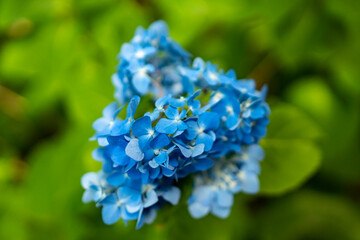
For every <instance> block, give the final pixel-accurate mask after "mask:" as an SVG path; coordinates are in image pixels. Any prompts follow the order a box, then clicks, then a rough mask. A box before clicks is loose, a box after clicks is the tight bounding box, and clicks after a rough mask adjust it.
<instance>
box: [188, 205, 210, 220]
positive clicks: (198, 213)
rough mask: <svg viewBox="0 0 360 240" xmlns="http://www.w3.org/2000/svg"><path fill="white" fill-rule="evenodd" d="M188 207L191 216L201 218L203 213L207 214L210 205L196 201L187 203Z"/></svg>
mask: <svg viewBox="0 0 360 240" xmlns="http://www.w3.org/2000/svg"><path fill="white" fill-rule="evenodd" d="M188 209H189V212H190V214H191V216H192V217H193V218H202V217H204V216H205V215H207V214H208V213H209V211H210V207H208V206H203V205H201V204H200V203H197V202H195V203H193V204H191V205H189V207H188Z"/></svg>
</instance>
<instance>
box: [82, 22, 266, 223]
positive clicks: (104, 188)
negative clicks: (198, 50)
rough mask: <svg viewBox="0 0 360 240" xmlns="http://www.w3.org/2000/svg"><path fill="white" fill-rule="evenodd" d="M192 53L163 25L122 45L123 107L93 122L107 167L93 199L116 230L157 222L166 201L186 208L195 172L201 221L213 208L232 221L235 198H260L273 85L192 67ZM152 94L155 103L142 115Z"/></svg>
mask: <svg viewBox="0 0 360 240" xmlns="http://www.w3.org/2000/svg"><path fill="white" fill-rule="evenodd" d="M190 57H191V55H190V54H189V53H187V52H186V51H185V50H183V49H182V48H181V46H180V45H179V44H177V43H176V42H174V41H173V40H172V39H171V38H170V37H169V35H168V29H167V26H166V24H165V23H164V22H162V21H157V22H155V23H153V24H152V25H151V26H150V27H149V29H147V30H145V29H143V28H138V29H137V31H136V34H135V37H134V38H133V39H132V40H131V42H130V43H126V44H124V45H123V46H122V48H121V52H120V54H119V60H120V64H119V68H118V72H117V73H116V74H114V76H113V78H112V80H113V83H114V86H115V88H116V91H115V98H116V99H117V102H114V103H112V104H110V105H109V106H107V107H106V108H105V109H104V111H103V117H101V118H99V119H98V120H96V121H95V122H94V124H93V128H94V129H95V131H96V133H95V135H94V137H93V138H92V139H93V140H96V141H97V142H98V144H99V147H98V148H97V149H95V150H94V152H93V158H94V159H95V160H98V161H100V162H101V163H102V170H101V171H100V172H97V173H95V172H90V173H87V174H85V175H84V176H83V177H82V179H81V182H82V186H83V187H84V188H85V192H84V195H83V201H84V202H91V201H94V202H96V204H97V206H101V207H102V218H103V220H104V222H105V223H106V224H113V223H115V222H117V221H118V220H119V219H123V221H124V222H125V223H126V222H127V221H129V220H137V228H140V227H141V226H142V225H143V224H144V223H151V222H152V221H153V220H154V219H155V217H156V212H157V210H158V209H160V208H161V207H162V206H163V205H164V204H167V203H170V204H173V205H176V204H177V203H178V202H179V199H180V195H181V190H180V189H179V188H178V187H177V186H176V185H177V183H178V182H179V181H181V179H182V178H185V177H187V176H189V175H193V176H194V184H193V190H192V194H191V196H190V197H189V199H188V209H189V212H190V214H191V215H192V216H193V217H194V218H200V217H203V216H205V215H207V214H208V213H210V212H211V213H212V214H214V215H216V216H218V217H221V218H225V217H227V216H228V215H229V213H230V209H231V206H232V204H233V196H234V194H236V193H238V192H245V193H249V194H253V193H256V192H258V190H259V181H258V174H259V173H260V165H259V162H260V161H261V160H262V159H263V158H264V153H263V150H262V149H261V147H260V146H259V145H258V142H259V140H260V139H261V138H262V137H264V136H265V134H266V126H267V124H268V123H269V119H268V115H269V114H270V110H269V107H268V105H267V103H266V102H265V97H266V88H263V89H262V90H261V91H257V90H256V89H255V82H254V81H253V80H237V78H236V76H235V73H234V72H233V71H228V72H226V73H225V72H223V71H222V70H218V69H217V66H216V65H213V64H211V63H209V62H207V63H205V62H204V61H203V60H202V59H200V58H195V59H194V61H193V63H192V64H191V60H190ZM144 95H150V96H152V97H153V99H154V102H155V104H154V107H153V108H152V110H151V111H150V112H146V113H145V112H136V111H137V108H138V105H139V104H141V103H140V101H141V97H139V96H144ZM143 101H145V100H144V99H143ZM145 104H146V103H145ZM126 105H127V107H126V108H127V110H126V117H125V118H124V119H121V118H120V117H119V115H121V112H122V111H123V107H124V106H126ZM139 109H140V108H139ZM135 113H136V115H137V116H141V117H139V118H136V119H135ZM123 115H124V116H125V114H123Z"/></svg>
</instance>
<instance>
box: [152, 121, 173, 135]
mask: <svg viewBox="0 0 360 240" xmlns="http://www.w3.org/2000/svg"><path fill="white" fill-rule="evenodd" d="M155 129H156V131H158V132H159V133H167V134H173V133H174V132H175V131H176V130H177V126H176V124H174V121H173V120H170V119H166V118H162V119H160V121H159V122H158V123H157V125H156V127H155Z"/></svg>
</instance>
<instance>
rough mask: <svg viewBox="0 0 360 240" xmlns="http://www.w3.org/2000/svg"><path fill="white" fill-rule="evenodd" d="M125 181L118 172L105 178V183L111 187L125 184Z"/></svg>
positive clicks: (122, 174) (123, 176)
mask: <svg viewBox="0 0 360 240" xmlns="http://www.w3.org/2000/svg"><path fill="white" fill-rule="evenodd" d="M125 180H126V177H125V175H124V173H122V172H120V171H118V172H114V173H112V174H110V175H109V176H108V177H107V178H106V181H107V182H108V183H109V184H110V185H111V186H115V187H117V186H120V185H122V184H123V183H124V182H125Z"/></svg>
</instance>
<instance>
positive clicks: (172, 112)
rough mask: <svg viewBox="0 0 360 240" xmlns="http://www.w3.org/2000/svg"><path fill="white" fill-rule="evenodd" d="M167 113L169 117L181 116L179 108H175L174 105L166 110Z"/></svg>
mask: <svg viewBox="0 0 360 240" xmlns="http://www.w3.org/2000/svg"><path fill="white" fill-rule="evenodd" d="M165 115H166V116H167V117H168V118H169V119H172V120H174V119H175V118H176V117H180V114H179V111H178V109H177V108H174V107H172V106H169V107H168V108H167V109H166V111H165Z"/></svg>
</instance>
